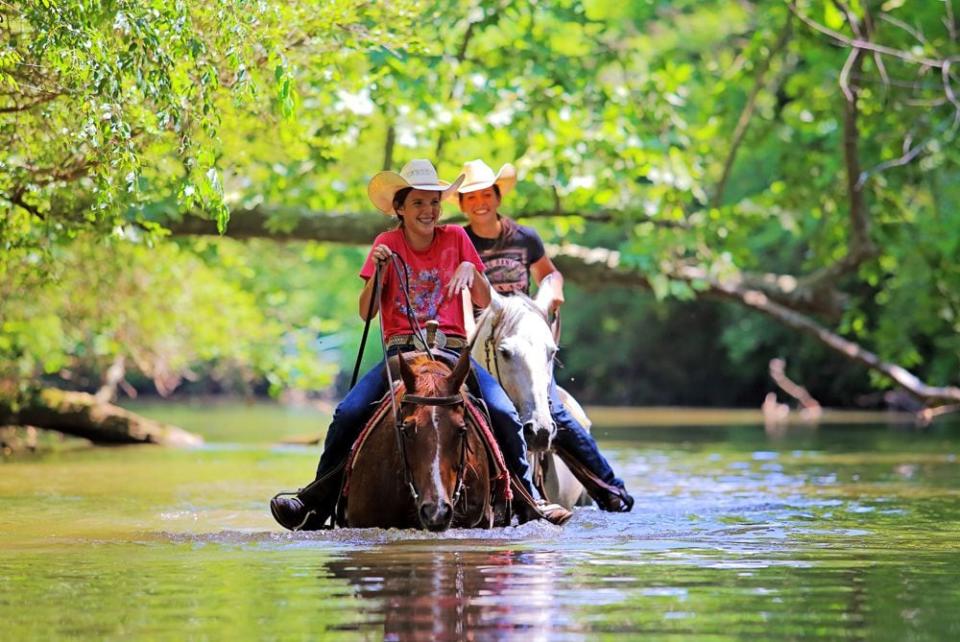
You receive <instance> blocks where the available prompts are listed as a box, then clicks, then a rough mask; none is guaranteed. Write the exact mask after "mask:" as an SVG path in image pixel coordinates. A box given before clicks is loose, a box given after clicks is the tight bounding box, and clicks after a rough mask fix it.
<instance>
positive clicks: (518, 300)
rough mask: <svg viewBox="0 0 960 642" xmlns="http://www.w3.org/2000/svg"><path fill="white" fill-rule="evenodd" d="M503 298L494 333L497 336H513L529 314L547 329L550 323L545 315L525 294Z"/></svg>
mask: <svg viewBox="0 0 960 642" xmlns="http://www.w3.org/2000/svg"><path fill="white" fill-rule="evenodd" d="M505 298H506V300H505V301H504V306H503V310H502V311H501V313H500V315H499V318H498V319H497V323H496V325H497V329H496V332H497V334H498V335H499V336H501V337H502V336H510V335H512V334H514V333H515V331H516V328H517V326H519V325H520V323H521V321H523V320H524V318H525V317H526V316H527V315H529V314H531V313H532V314H535V315H536V316H537V317H538V318H540V319H542V320H543V322H544V324H546V325H547V327H548V328H549V326H550V321H549V319H547V315H546V314H544V312H543V310H541V309H540V308H539V307H537V304H536V303H534V302H533V299H531V298H530V297H528V296H526V295H525V294H515V295H513V296H510V297H505Z"/></svg>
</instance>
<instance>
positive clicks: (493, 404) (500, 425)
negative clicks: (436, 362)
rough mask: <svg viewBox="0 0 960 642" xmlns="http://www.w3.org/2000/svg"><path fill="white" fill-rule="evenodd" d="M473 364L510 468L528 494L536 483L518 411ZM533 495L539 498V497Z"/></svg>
mask: <svg viewBox="0 0 960 642" xmlns="http://www.w3.org/2000/svg"><path fill="white" fill-rule="evenodd" d="M470 361H471V362H472V363H473V369H474V373H475V375H476V378H477V385H479V387H480V396H482V397H483V400H484V401H485V402H486V404H487V408H488V409H489V410H490V420H491V421H492V422H493V432H494V435H495V436H496V438H497V442H498V443H499V444H500V447H501V448H502V449H503V457H504V460H505V461H506V464H507V467H508V468H510V470H511V471H512V472H513V473H514V474H516V475H517V476H518V477H520V478H521V479H523V480H524V484H525V485H526V486H527V491H528V492H529V491H530V490H531V489H533V481H532V478H531V475H530V464H529V462H527V443H526V442H525V441H524V440H523V425H522V424H521V423H520V416H519V415H518V414H517V409H516V407H514V405H513V402H512V401H510V397H508V396H507V393H506V392H504V391H503V388H501V387H500V384H499V383H498V382H497V380H496V379H494V378H493V376H492V375H491V374H490V373H489V372H487V371H486V370H484V369H483V366H481V365H480V364H479V363H477V362H476V360H474V359H472V358H471V359H470ZM533 496H534V497H535V498H536V497H537V495H536V494H534V495H533Z"/></svg>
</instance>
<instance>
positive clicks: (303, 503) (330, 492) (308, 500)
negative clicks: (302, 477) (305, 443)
mask: <svg viewBox="0 0 960 642" xmlns="http://www.w3.org/2000/svg"><path fill="white" fill-rule="evenodd" d="M344 463H345V462H344ZM344 463H341V464H340V465H338V466H337V467H336V468H334V469H333V470H331V471H330V472H328V473H327V474H326V475H324V476H323V477H320V478H319V479H315V480H313V481H312V482H311V483H309V484H308V485H306V486H304V487H303V488H301V489H300V490H298V491H297V492H296V493H277V494H276V495H274V497H273V499H271V500H270V513H271V514H272V515H273V518H274V519H275V520H277V523H278V524H280V525H281V526H283V527H284V528H286V529H288V530H291V531H318V530H321V529H325V528H333V520H331V517H332V516H333V512H334V510H335V509H336V507H337V501H338V500H339V499H340V489H341V487H342V485H343V468H344ZM328 521H330V523H329V524H328V523H327V522H328Z"/></svg>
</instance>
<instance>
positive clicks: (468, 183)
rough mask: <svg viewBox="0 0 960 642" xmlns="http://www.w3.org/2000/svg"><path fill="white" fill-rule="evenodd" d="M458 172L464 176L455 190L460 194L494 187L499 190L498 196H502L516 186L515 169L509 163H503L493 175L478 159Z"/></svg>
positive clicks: (465, 164)
mask: <svg viewBox="0 0 960 642" xmlns="http://www.w3.org/2000/svg"><path fill="white" fill-rule="evenodd" d="M460 171H461V172H462V173H463V176H464V179H463V184H462V185H460V189H459V190H457V191H458V192H459V193H460V194H466V193H467V192H476V191H477V190H481V189H486V188H488V187H490V186H491V185H496V186H497V187H499V188H500V196H503V195H504V194H506V193H507V192H509V191H510V190H512V189H513V186H514V185H516V184H517V168H516V167H514V166H513V165H511V164H510V163H504V164H503V167H501V168H500V171H499V172H497V173H496V174H494V173H493V170H492V169H491V168H490V166H489V165H487V164H486V163H484V162H483V161H482V160H480V159H479V158H478V159H477V160H472V161H470V162H468V163H464V164H463V169H462V170H460Z"/></svg>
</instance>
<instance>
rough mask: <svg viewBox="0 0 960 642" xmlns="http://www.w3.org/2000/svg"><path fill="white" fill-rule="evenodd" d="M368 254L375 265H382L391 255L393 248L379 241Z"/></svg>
mask: <svg viewBox="0 0 960 642" xmlns="http://www.w3.org/2000/svg"><path fill="white" fill-rule="evenodd" d="M370 255H371V256H372V257H373V260H374V261H375V262H376V263H377V265H383V264H384V263H386V262H387V261H389V260H390V257H391V256H393V250H391V249H390V248H389V247H387V246H386V245H384V244H383V243H381V244H380V245H377V246H375V247H374V248H373V250H372V251H371V252H370Z"/></svg>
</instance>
